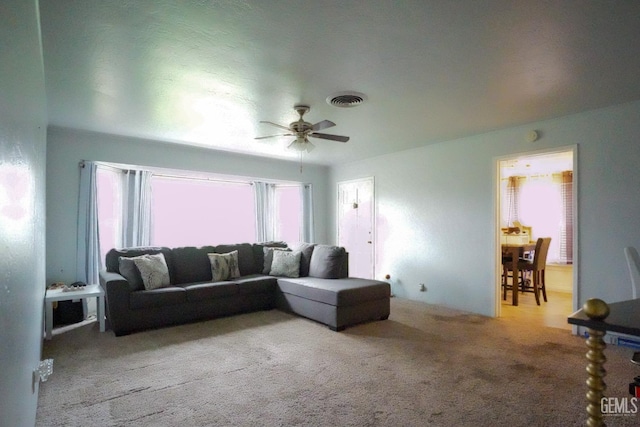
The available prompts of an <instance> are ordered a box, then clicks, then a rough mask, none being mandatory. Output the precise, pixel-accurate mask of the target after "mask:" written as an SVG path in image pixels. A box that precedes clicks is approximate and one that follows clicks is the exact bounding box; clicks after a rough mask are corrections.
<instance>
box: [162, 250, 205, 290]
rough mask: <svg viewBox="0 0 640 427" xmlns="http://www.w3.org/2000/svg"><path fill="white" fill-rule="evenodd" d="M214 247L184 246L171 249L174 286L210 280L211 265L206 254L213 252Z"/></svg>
mask: <svg viewBox="0 0 640 427" xmlns="http://www.w3.org/2000/svg"><path fill="white" fill-rule="evenodd" d="M214 249H215V247H214V246H203V247H201V248H196V247H194V246H185V247H180V248H174V249H172V252H173V270H174V281H173V284H174V285H182V284H185V283H195V282H206V281H210V280H211V264H210V263H209V257H208V256H207V254H208V253H211V252H213V251H214Z"/></svg>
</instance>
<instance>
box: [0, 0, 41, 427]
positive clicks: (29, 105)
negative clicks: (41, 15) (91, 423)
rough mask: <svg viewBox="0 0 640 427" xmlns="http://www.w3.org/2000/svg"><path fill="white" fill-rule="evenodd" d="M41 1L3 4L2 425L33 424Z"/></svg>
mask: <svg viewBox="0 0 640 427" xmlns="http://www.w3.org/2000/svg"><path fill="white" fill-rule="evenodd" d="M39 25H40V23H39V21H38V11H37V2H36V1H25V0H8V1H5V2H3V4H2V7H0V40H2V42H0V76H1V78H0V94H1V96H0V248H2V256H0V426H33V425H34V424H35V419H36V408H37V403H38V389H39V388H38V385H36V386H35V387H33V386H32V373H33V370H34V369H35V368H36V367H37V366H38V362H39V360H40V354H41V351H42V332H43V327H42V322H43V316H42V307H43V298H44V289H45V288H44V285H45V280H44V271H45V262H44V253H45V252H44V244H45V243H44V234H45V228H44V226H45V221H44V218H45V180H44V178H45V176H44V175H45V151H46V147H45V146H46V139H45V129H46V122H47V118H46V99H45V90H44V71H43V62H42V49H41V44H40V28H39Z"/></svg>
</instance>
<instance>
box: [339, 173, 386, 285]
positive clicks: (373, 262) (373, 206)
mask: <svg viewBox="0 0 640 427" xmlns="http://www.w3.org/2000/svg"><path fill="white" fill-rule="evenodd" d="M366 181H370V182H371V274H372V276H371V277H372V278H374V279H375V277H376V246H377V245H376V234H377V232H376V228H377V227H376V224H377V211H378V203H377V199H376V180H375V177H374V176H366V177H362V178H357V179H349V180H345V181H338V182H337V183H336V242H337V243H338V244H340V186H341V185H344V184H354V183H357V182H366Z"/></svg>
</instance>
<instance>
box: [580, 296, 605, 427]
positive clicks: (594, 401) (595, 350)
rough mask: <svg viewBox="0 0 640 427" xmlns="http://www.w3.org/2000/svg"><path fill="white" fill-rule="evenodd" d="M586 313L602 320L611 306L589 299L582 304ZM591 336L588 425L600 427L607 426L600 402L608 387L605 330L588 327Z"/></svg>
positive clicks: (588, 356) (588, 353)
mask: <svg viewBox="0 0 640 427" xmlns="http://www.w3.org/2000/svg"><path fill="white" fill-rule="evenodd" d="M582 308H583V310H584V313H585V314H586V315H587V317H589V319H591V320H599V321H602V320H604V319H606V318H607V316H608V315H609V306H608V305H607V303H606V302H604V301H602V300H601V299H597V298H592V299H589V300H587V302H585V303H584V305H583V306H582ZM587 332H588V333H589V338H587V347H588V348H589V351H588V352H587V360H588V361H589V363H588V364H587V373H588V374H589V379H587V387H589V391H588V392H587V401H588V402H589V404H588V405H587V414H589V418H588V420H587V426H589V427H600V426H605V423H604V420H603V417H602V407H601V406H600V402H601V400H602V398H603V397H604V391H605V390H606V389H607V385H606V384H605V383H604V376H605V375H606V374H607V371H606V370H605V369H604V362H606V361H607V358H606V357H605V355H604V349H605V348H606V344H605V343H604V339H603V337H604V334H605V332H604V331H597V330H595V329H591V328H587Z"/></svg>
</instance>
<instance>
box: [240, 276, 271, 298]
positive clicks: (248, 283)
mask: <svg viewBox="0 0 640 427" xmlns="http://www.w3.org/2000/svg"><path fill="white" fill-rule="evenodd" d="M234 281H235V282H236V283H237V284H238V291H239V292H240V293H241V294H259V293H271V292H275V289H276V282H277V281H276V278H275V277H271V276H265V275H263V274H252V275H249V276H244V277H241V278H239V279H234Z"/></svg>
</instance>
